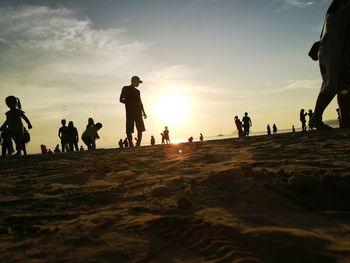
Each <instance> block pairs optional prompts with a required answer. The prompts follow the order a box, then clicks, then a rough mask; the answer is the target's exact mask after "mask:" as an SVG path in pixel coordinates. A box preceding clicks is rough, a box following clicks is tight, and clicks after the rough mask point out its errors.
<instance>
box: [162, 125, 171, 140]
mask: <svg viewBox="0 0 350 263" xmlns="http://www.w3.org/2000/svg"><path fill="white" fill-rule="evenodd" d="M163 136H164V143H166V144H169V143H170V137H169V130H168V127H167V126H165V130H164V131H163Z"/></svg>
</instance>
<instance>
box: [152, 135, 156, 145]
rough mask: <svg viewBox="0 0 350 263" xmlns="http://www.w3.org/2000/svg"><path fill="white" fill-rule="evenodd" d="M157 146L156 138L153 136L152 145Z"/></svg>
mask: <svg viewBox="0 0 350 263" xmlns="http://www.w3.org/2000/svg"><path fill="white" fill-rule="evenodd" d="M155 144H156V139H155V138H154V136H153V135H152V136H151V145H152V146H154V145H155Z"/></svg>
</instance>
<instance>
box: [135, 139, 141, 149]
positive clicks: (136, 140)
mask: <svg viewBox="0 0 350 263" xmlns="http://www.w3.org/2000/svg"><path fill="white" fill-rule="evenodd" d="M134 139H135V146H136V147H137V146H140V145H138V144H137V142H138V139H137V138H136V137H135V138H134Z"/></svg>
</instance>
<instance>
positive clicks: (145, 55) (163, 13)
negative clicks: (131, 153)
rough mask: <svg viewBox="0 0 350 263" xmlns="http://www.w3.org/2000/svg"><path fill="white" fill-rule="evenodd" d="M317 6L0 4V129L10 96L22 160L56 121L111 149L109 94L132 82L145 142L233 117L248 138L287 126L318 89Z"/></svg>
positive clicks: (198, 1)
mask: <svg viewBox="0 0 350 263" xmlns="http://www.w3.org/2000/svg"><path fill="white" fill-rule="evenodd" d="M329 3H330V0H317V1H304V0H176V1H173V0H128V1H119V0H100V1H95V0H94V1H93V0H75V1H71V0H50V1H49V0H47V1H44V0H25V1H24V0H22V1H21V0H1V1H0V98H1V100H2V103H1V102H0V110H1V112H2V113H3V115H2V117H0V121H5V112H6V111H7V110H8V109H7V107H6V105H5V102H4V100H5V98H6V96H8V95H14V96H17V97H19V98H20V99H21V102H22V107H23V110H24V111H25V112H26V115H27V116H28V118H29V119H30V120H31V122H32V125H33V129H32V130H31V138H32V140H31V142H30V143H29V152H32V153H35V152H39V150H40V144H45V145H47V146H48V148H52V149H53V148H54V146H55V145H56V144H58V143H59V138H58V136H57V134H58V129H59V127H60V120H61V119H66V120H67V121H73V122H74V124H75V126H76V127H77V128H78V131H79V133H80V134H81V133H82V132H83V131H84V128H85V126H86V123H87V119H88V118H89V117H92V118H93V119H94V120H95V122H101V123H102V124H103V125H104V126H103V128H102V129H101V130H100V132H99V133H100V137H101V139H100V140H99V141H98V142H97V145H98V147H116V144H117V141H118V140H119V139H120V138H125V109H124V105H123V104H121V103H120V102H119V95H120V92H121V89H122V87H123V86H126V85H129V84H130V78H131V76H133V75H138V76H140V78H141V79H142V80H143V82H144V83H142V84H141V85H140V87H139V89H140V91H141V96H142V100H143V104H144V108H145V111H146V113H147V115H148V118H147V119H146V120H145V125H146V129H147V131H146V132H145V134H144V138H143V143H145V144H146V143H148V142H149V138H150V136H151V135H155V137H156V141H157V142H159V140H160V138H159V137H160V136H159V134H160V133H161V132H162V130H163V129H164V126H166V125H167V126H169V129H170V136H171V138H173V139H176V138H189V137H190V136H193V137H194V138H195V139H198V136H199V133H203V135H204V137H206V136H207V137H208V136H213V135H217V134H218V133H220V132H221V133H223V134H231V133H232V132H233V131H234V130H235V126H234V122H233V117H234V116H235V115H238V116H239V117H242V116H243V114H244V112H248V113H249V115H250V116H251V118H252V122H253V127H252V130H253V131H256V132H257V131H264V130H265V129H266V125H267V124H273V123H276V125H277V126H278V127H279V128H280V129H288V128H291V126H292V125H295V126H296V127H299V126H300V122H299V111H300V109H301V108H304V109H306V110H308V109H313V108H314V104H315V100H316V97H317V94H318V92H319V89H320V85H321V77H320V73H319V68H318V63H317V62H314V61H312V60H311V59H310V58H309V57H308V56H307V53H308V51H309V49H310V47H311V45H312V44H313V42H315V41H317V40H318V39H319V35H320V31H321V27H322V23H323V19H324V15H325V12H326V10H327V7H328V6H329ZM335 109H336V103H335V102H333V103H332V104H331V106H330V107H329V108H328V109H327V110H326V112H325V115H324V119H336V112H335ZM0 116H1V115H0Z"/></svg>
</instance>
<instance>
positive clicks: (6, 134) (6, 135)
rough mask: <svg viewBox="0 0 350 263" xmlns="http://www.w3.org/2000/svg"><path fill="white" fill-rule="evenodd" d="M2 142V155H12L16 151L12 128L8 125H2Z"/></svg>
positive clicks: (0, 137)
mask: <svg viewBox="0 0 350 263" xmlns="http://www.w3.org/2000/svg"><path fill="white" fill-rule="evenodd" d="M0 142H1V145H2V151H1V155H2V156H6V155H7V154H8V155H11V154H12V153H13V152H14V149H13V144H12V138H11V134H10V130H9V128H8V127H7V125H4V126H3V127H2V132H1V136H0Z"/></svg>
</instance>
